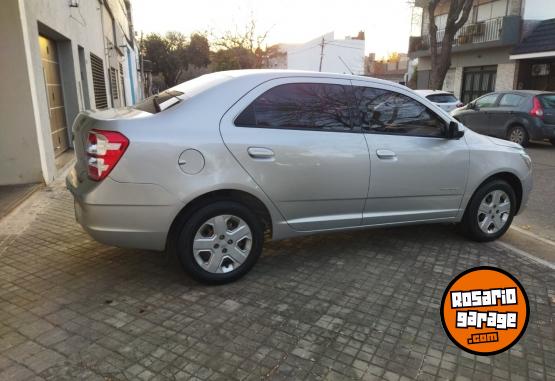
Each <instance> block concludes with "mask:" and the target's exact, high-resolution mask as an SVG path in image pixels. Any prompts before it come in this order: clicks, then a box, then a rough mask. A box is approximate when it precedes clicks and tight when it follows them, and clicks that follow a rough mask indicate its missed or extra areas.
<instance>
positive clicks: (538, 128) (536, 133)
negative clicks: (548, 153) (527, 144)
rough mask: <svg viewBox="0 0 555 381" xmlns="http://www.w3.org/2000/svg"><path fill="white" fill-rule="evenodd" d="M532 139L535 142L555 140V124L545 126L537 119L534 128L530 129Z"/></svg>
mask: <svg viewBox="0 0 555 381" xmlns="http://www.w3.org/2000/svg"><path fill="white" fill-rule="evenodd" d="M530 138H531V139H533V140H543V139H555V124H545V123H544V122H542V121H541V120H538V119H536V120H535V123H534V126H533V127H532V128H530Z"/></svg>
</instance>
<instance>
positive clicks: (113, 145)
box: [67, 70, 532, 283]
mask: <svg viewBox="0 0 555 381" xmlns="http://www.w3.org/2000/svg"><path fill="white" fill-rule="evenodd" d="M73 131H74V136H75V142H74V145H75V151H76V155H77V163H76V165H75V167H74V168H73V170H72V171H71V173H70V174H69V176H68V178H67V187H68V189H69V190H70V191H71V192H72V194H73V195H74V198H75V214H76V217H77V220H78V221H79V222H80V223H81V225H82V226H83V227H84V229H85V230H86V231H87V232H88V233H89V234H90V235H91V236H92V237H94V238H95V239H96V240H98V241H100V242H104V243H106V244H110V245H116V246H122V247H134V248H142V249H151V250H166V249H167V250H172V251H175V252H176V253H177V255H178V257H179V259H180V260H181V263H182V264H183V266H184V268H185V269H186V270H187V271H188V272H189V273H190V274H191V275H192V276H193V277H195V278H196V279H199V280H201V281H205V282H211V283H224V282H228V281H232V280H234V279H237V278H239V277H240V276H242V275H244V274H245V273H246V272H247V271H248V270H249V269H250V268H251V267H252V266H253V265H254V263H255V262H256V260H257V258H258V257H259V256H260V254H261V252H262V246H263V242H264V238H265V237H269V238H271V239H283V238H288V237H294V236H301V235H308V234H315V233H321V232H329V231H338V230H350V229H359V228H370V227H381V226H397V225H409V224H420V223H439V222H443V223H444V222H451V223H459V224H460V226H461V228H462V231H463V232H464V233H465V234H466V235H467V236H468V237H470V238H471V239H474V240H478V241H489V240H494V239H496V238H498V237H500V236H501V235H502V234H503V233H505V231H506V230H507V229H508V227H509V225H510V224H511V221H512V219H513V216H514V215H515V214H516V213H518V212H519V211H521V210H522V209H523V207H524V205H525V203H526V200H527V198H528V195H529V193H530V190H531V187H532V180H531V179H532V177H531V161H530V157H529V156H528V155H527V154H526V152H525V151H524V150H523V149H522V147H520V146H519V145H517V144H514V143H511V142H507V141H503V140H499V139H495V138H490V137H486V136H483V135H479V134H477V133H474V132H472V131H470V130H468V129H467V128H465V127H464V126H463V125H462V124H460V123H458V122H457V121H455V120H454V119H452V118H451V117H450V116H449V115H447V114H446V113H444V112H442V111H441V110H440V109H439V108H438V107H437V106H436V105H435V104H433V103H432V102H430V101H428V100H426V99H423V98H422V97H420V96H418V95H416V94H415V93H414V92H413V91H411V90H410V89H408V88H406V87H403V86H400V85H397V84H394V83H391V82H387V81H382V80H378V79H372V78H367V77H358V76H351V75H340V74H330V73H314V72H294V71H278V70H245V71H229V72H220V73H214V74H209V75H205V76H202V77H199V78H197V79H194V80H192V81H188V82H185V83H183V84H181V85H178V86H176V87H174V88H172V89H170V90H167V91H165V92H163V93H160V94H158V95H156V96H154V97H151V98H148V99H145V100H144V101H142V102H141V103H139V104H137V105H136V106H134V107H131V108H124V109H111V110H104V111H85V112H83V113H81V114H80V115H79V116H78V117H77V118H76V120H75V122H74V125H73Z"/></svg>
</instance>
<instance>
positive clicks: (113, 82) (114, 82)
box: [110, 67, 119, 99]
mask: <svg viewBox="0 0 555 381" xmlns="http://www.w3.org/2000/svg"><path fill="white" fill-rule="evenodd" d="M110 87H111V88H112V98H113V99H118V98H119V93H118V75H117V72H116V69H114V68H113V67H111V68H110Z"/></svg>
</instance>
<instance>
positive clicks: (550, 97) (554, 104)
mask: <svg viewBox="0 0 555 381" xmlns="http://www.w3.org/2000/svg"><path fill="white" fill-rule="evenodd" d="M538 98H539V99H540V102H541V103H542V106H543V108H552V109H555V94H545V95H539V96H538Z"/></svg>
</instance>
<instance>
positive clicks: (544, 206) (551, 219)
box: [515, 142, 555, 241]
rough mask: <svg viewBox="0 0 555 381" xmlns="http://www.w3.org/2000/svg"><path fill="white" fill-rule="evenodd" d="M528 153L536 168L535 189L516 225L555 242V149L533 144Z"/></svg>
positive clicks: (549, 146)
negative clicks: (554, 199)
mask: <svg viewBox="0 0 555 381" xmlns="http://www.w3.org/2000/svg"><path fill="white" fill-rule="evenodd" d="M526 151H527V152H528V153H529V154H530V156H531V157H532V165H533V166H534V167H533V170H534V189H533V190H532V193H531V194H530V200H529V201H528V205H527V206H526V209H525V210H524V212H523V213H522V214H521V215H519V216H517V217H516V218H515V223H516V225H518V226H519V227H521V228H524V229H525V230H529V231H531V232H532V233H535V234H537V235H539V236H541V237H544V238H547V239H550V240H553V241H555V202H554V201H553V198H554V196H555V181H554V179H555V147H554V146H553V145H551V144H549V143H545V142H541V143H540V142H532V143H530V146H529V147H528V148H526Z"/></svg>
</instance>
